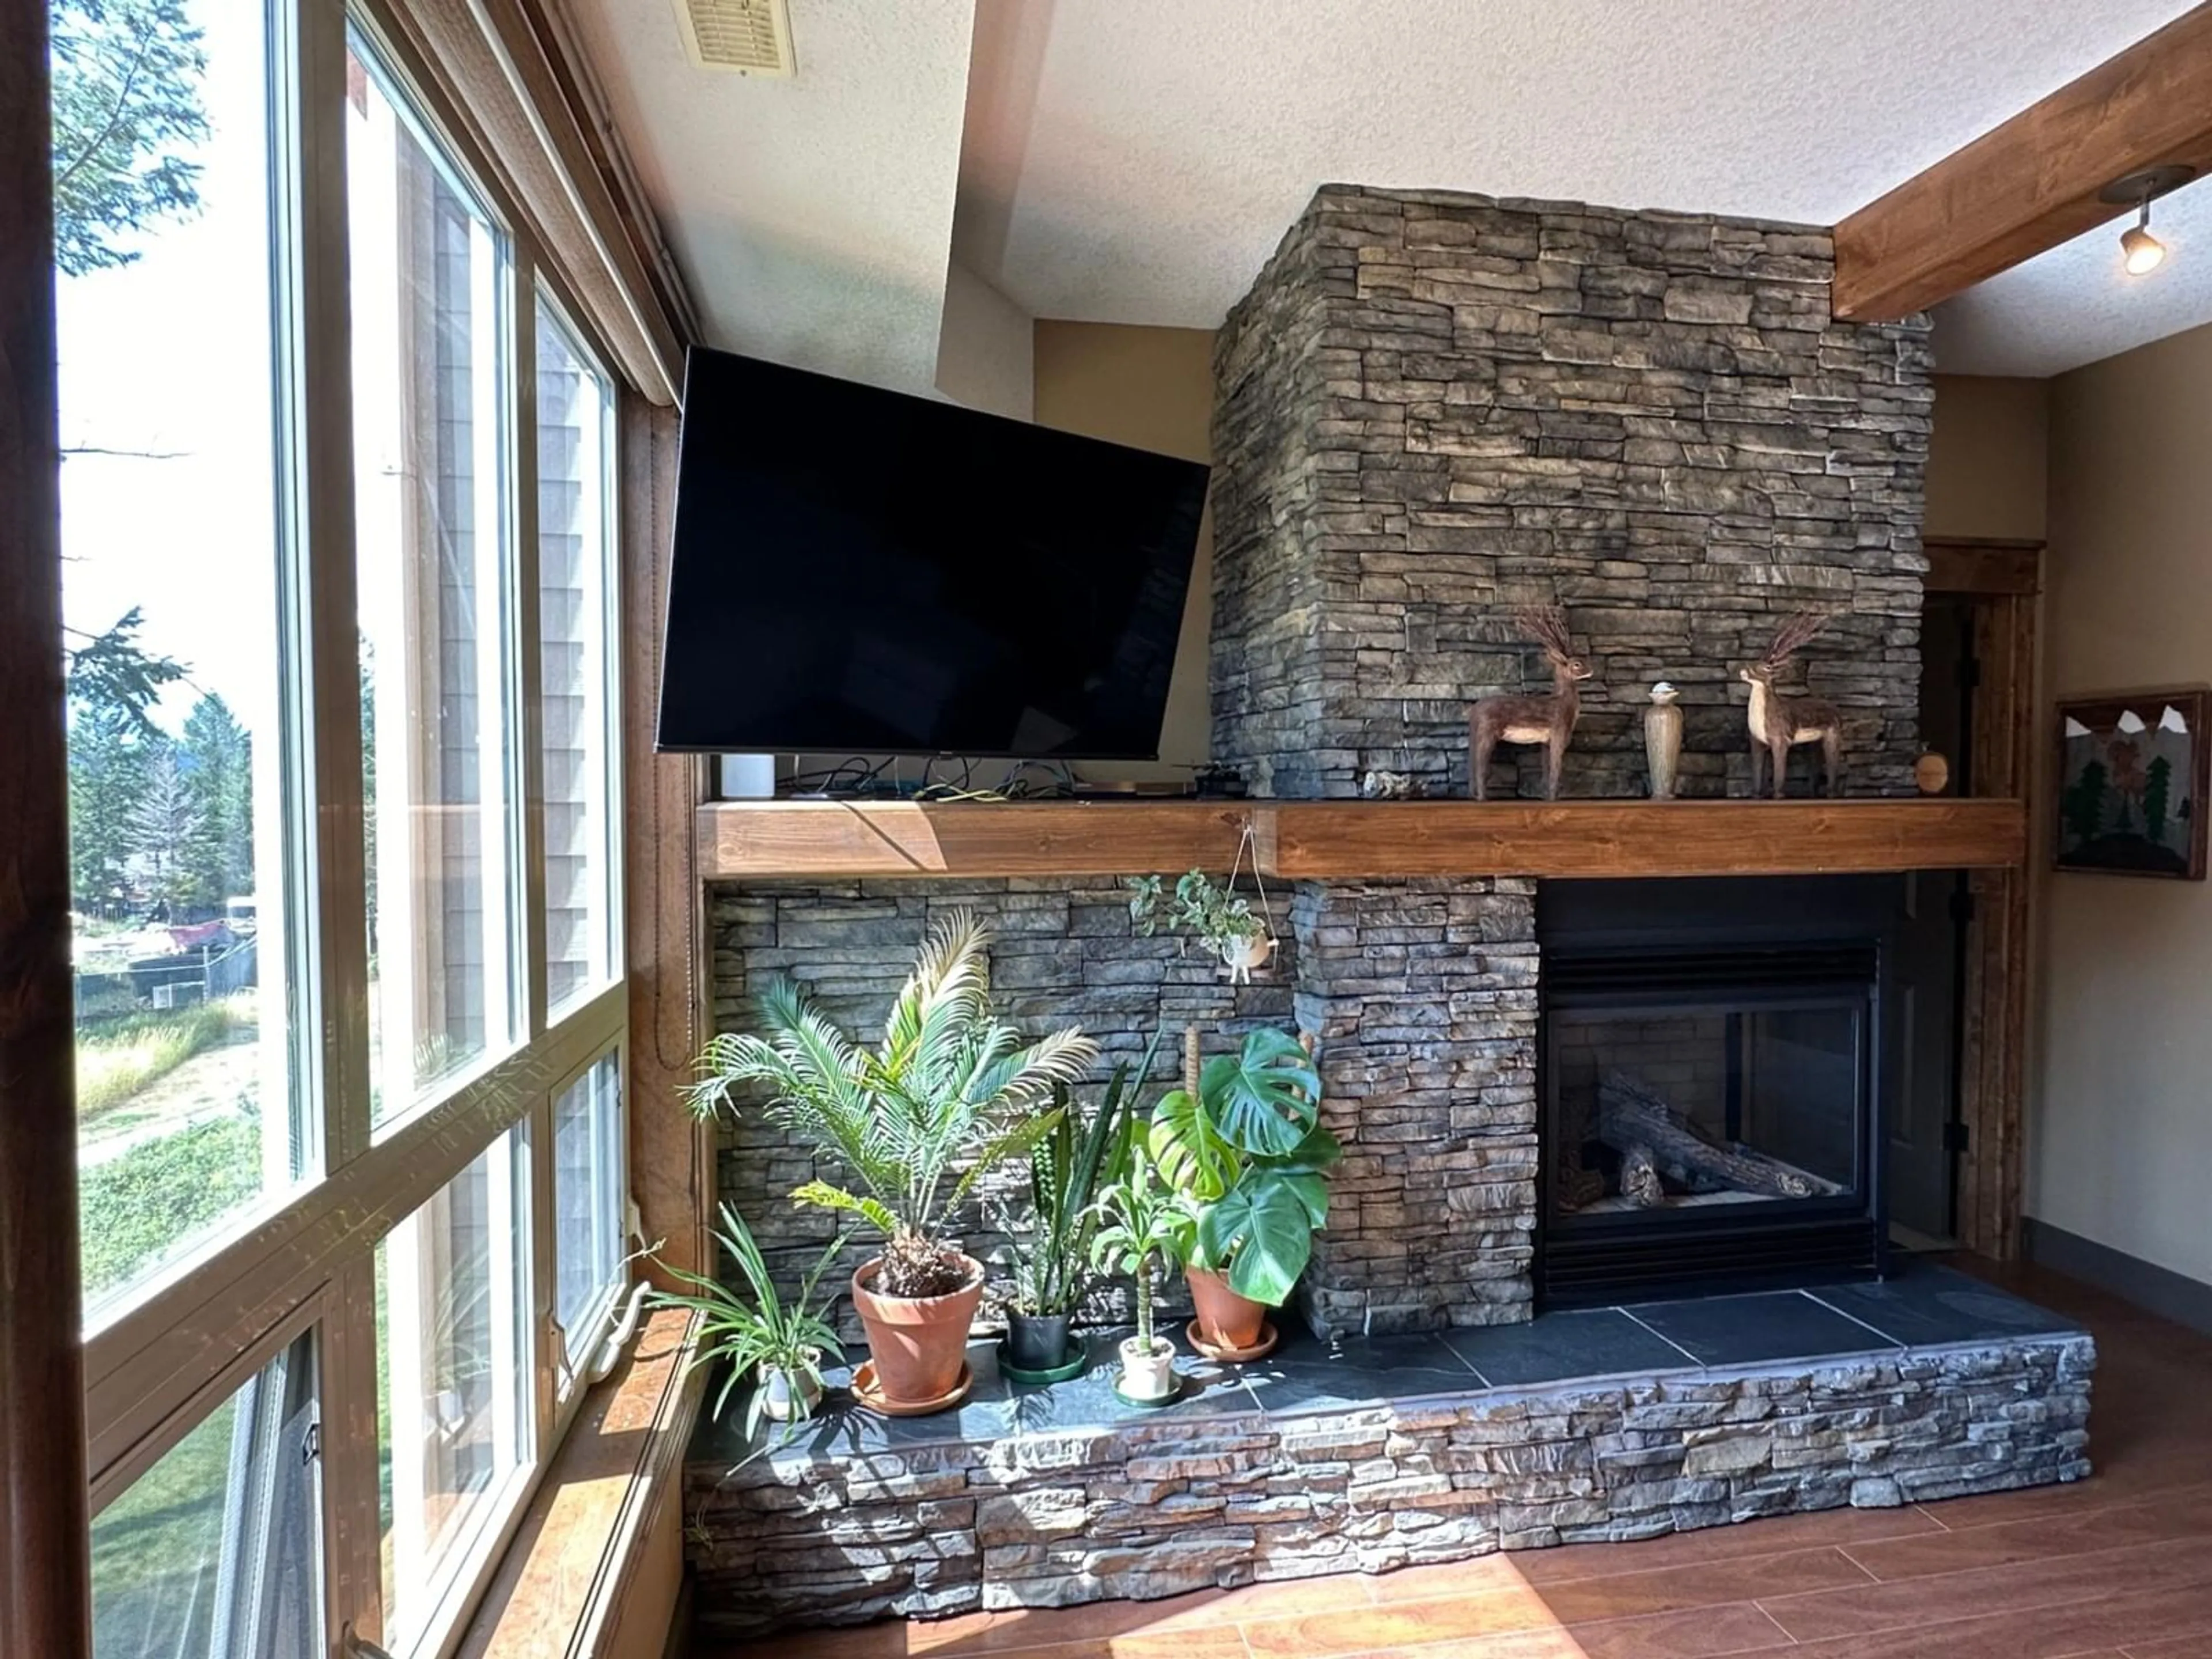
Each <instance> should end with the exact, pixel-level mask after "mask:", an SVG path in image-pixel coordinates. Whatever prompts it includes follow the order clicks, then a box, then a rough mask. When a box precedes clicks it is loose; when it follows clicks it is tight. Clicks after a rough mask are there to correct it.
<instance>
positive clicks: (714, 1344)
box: [650, 1204, 845, 1438]
mask: <svg viewBox="0 0 2212 1659" xmlns="http://www.w3.org/2000/svg"><path fill="white" fill-rule="evenodd" d="M721 1214H722V1225H721V1226H720V1229H718V1230H717V1231H715V1232H714V1242H715V1243H718V1244H720V1246H721V1248H722V1253H723V1255H726V1256H727V1257H728V1258H729V1260H730V1261H731V1262H732V1264H733V1265H734V1266H735V1267H736V1268H737V1270H738V1273H739V1274H740V1275H741V1276H742V1277H743V1279H744V1283H745V1286H746V1288H747V1289H748V1290H750V1291H751V1293H752V1294H751V1297H750V1300H748V1299H747V1298H746V1297H744V1296H741V1295H739V1294H738V1291H735V1290H734V1289H732V1287H731V1286H729V1285H725V1284H723V1283H722V1282H721V1281H720V1279H709V1278H708V1277H707V1276H706V1275H705V1274H703V1273H690V1272H687V1271H686V1270H685V1269H684V1268H682V1267H671V1266H670V1265H669V1264H668V1263H667V1262H665V1261H659V1258H658V1257H655V1258H654V1260H655V1261H656V1262H657V1263H658V1265H659V1268H660V1270H661V1271H662V1272H663V1273H666V1274H667V1275H668V1276H669V1277H670V1278H671V1279H676V1280H677V1281H678V1283H680V1284H684V1285H690V1287H691V1288H690V1291H688V1292H686V1291H653V1292H652V1293H651V1295H650V1300H651V1301H652V1303H653V1305H655V1306H656V1307H663V1308H689V1309H691V1310H694V1311H695V1312H696V1313H697V1314H699V1315H700V1316H701V1318H700V1323H699V1332H698V1343H697V1346H696V1348H695V1349H694V1350H693V1352H692V1355H691V1358H690V1361H689V1362H688V1363H687V1364H686V1365H685V1370H690V1369H691V1368H692V1367H693V1366H697V1365H706V1364H715V1363H717V1362H726V1363H727V1364H728V1365H729V1368H730V1374H729V1376H727V1377H726V1378H725V1379H724V1380H723V1383H722V1390H721V1392H720V1394H718V1395H715V1396H714V1415H715V1416H716V1417H720V1415H721V1414H722V1408H723V1407H725V1406H726V1405H727V1404H728V1403H729V1399H730V1394H731V1391H732V1389H735V1388H736V1387H737V1386H738V1384H739V1383H743V1382H745V1381H747V1380H750V1381H752V1382H753V1383H756V1384H757V1386H756V1387H755V1389H753V1396H752V1401H751V1403H750V1405H748V1406H747V1407H746V1408H745V1434H746V1437H748V1438H750V1437H751V1436H752V1435H753V1434H754V1433H755V1432H756V1431H757V1430H758V1429H759V1427H760V1421H761V1419H762V1418H763V1416H765V1417H767V1418H769V1419H771V1420H772V1421H775V1422H777V1423H801V1422H805V1420H806V1419H808V1418H810V1417H811V1416H813V1415H814V1412H815V1408H816V1407H818V1406H820V1405H821V1403H822V1357H823V1355H824V1354H833V1353H836V1352H839V1344H838V1341H837V1333H836V1330H835V1329H833V1328H831V1326H830V1324H829V1304H830V1303H831V1301H832V1300H833V1299H834V1298H832V1297H826V1296H825V1297H822V1298H821V1299H820V1300H819V1301H817V1300H816V1298H815V1288H816V1286H817V1285H819V1284H820V1283H821V1280H822V1275H823V1273H827V1272H828V1271H829V1264H830V1263H831V1262H833V1261H836V1259H837V1255H838V1253H839V1252H840V1251H842V1249H844V1248H845V1239H844V1237H843V1235H842V1234H841V1235H839V1236H838V1237H836V1238H835V1239H833V1240H832V1241H831V1242H830V1243H829V1247H828V1248H827V1249H824V1250H823V1252H822V1254H821V1255H820V1256H819V1257H817V1259H816V1261H815V1263H814V1265H813V1266H812V1267H810V1268H808V1269H807V1270H806V1275H805V1278H804V1279H801V1280H800V1281H799V1292H798V1294H797V1295H796V1296H793V1297H791V1298H790V1299H789V1300H788V1301H787V1300H785V1299H784V1297H783V1296H782V1294H781V1292H780V1291H778V1290H777V1289H776V1287H775V1278H774V1276H773V1275H771V1274H770V1273H769V1269H768V1262H767V1261H766V1260H764V1259H763V1256H762V1255H761V1249H760V1246H759V1245H758V1244H757V1243H755V1242H754V1239H753V1235H752V1230H751V1229H750V1227H748V1226H746V1225H745V1221H744V1217H743V1216H741V1215H739V1214H738V1212H736V1211H735V1210H733V1209H732V1208H731V1207H730V1206H728V1205H726V1204H725V1205H723V1206H721Z"/></svg>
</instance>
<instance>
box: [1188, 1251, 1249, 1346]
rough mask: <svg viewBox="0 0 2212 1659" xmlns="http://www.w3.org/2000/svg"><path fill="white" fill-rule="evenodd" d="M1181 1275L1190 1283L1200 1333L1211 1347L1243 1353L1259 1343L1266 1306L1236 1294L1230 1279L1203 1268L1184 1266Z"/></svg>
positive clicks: (1193, 1307)
mask: <svg viewBox="0 0 2212 1659" xmlns="http://www.w3.org/2000/svg"><path fill="white" fill-rule="evenodd" d="M1182 1276H1183V1277H1184V1278H1185V1279H1188V1281H1189V1282H1190V1300H1191V1307H1192V1310H1193V1311H1194V1312H1195V1313H1196V1314H1197V1315H1198V1334H1200V1336H1202V1337H1204V1338H1205V1339H1206V1346H1208V1347H1212V1348H1231V1349H1237V1350H1243V1349H1245V1348H1249V1347H1251V1346H1253V1345H1254V1344H1255V1343H1256V1342H1258V1341H1259V1340H1260V1327H1261V1324H1262V1323H1264V1322H1266V1320H1267V1308H1266V1306H1265V1305H1264V1304H1261V1303H1258V1302H1255V1301H1254V1300H1252V1298H1251V1297H1249V1296H1239V1295H1237V1292H1236V1291H1232V1290H1231V1289H1230V1288H1229V1281H1228V1279H1225V1278H1224V1277H1223V1276H1222V1275H1221V1274H1219V1273H1208V1272H1206V1269H1205V1268H1203V1267H1185V1268H1184V1269H1183V1270H1182Z"/></svg>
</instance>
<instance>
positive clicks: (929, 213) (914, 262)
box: [570, 0, 974, 392]
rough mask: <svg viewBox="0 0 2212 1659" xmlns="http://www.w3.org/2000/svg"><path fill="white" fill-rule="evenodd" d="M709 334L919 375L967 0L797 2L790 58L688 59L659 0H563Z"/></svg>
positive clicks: (898, 381)
mask: <svg viewBox="0 0 2212 1659" xmlns="http://www.w3.org/2000/svg"><path fill="white" fill-rule="evenodd" d="M570 6H571V9H572V12H573V15H574V19H575V22H576V25H577V30H578V33H579V34H580V36H581V38H582V40H583V44H584V48H585V51H586V54H587V55H588V56H589V57H590V58H591V61H592V68H593V69H594V70H596V71H597V73H598V76H599V80H600V82H601V83H602V84H603V85H604V86H605V89H606V94H607V100H608V102H609V104H610V105H611V106H612V113H613V116H614V118H615V122H616V125H617V127H618V128H619V129H620V131H622V133H623V137H624V139H625V141H626V143H627V144H628V146H629V151H630V155H631V159H632V160H633V161H635V163H636V165H637V170H638V174H639V177H640V179H641V180H642V182H643V183H644V185H645V188H646V192H647V195H648V196H649V197H651V198H652V200H653V207H654V209H655V210H656V211H657V212H658V213H659V216H660V221H661V226H662V228H663V229H664V231H665V233H666V234H667V237H668V240H669V244H670V246H671V249H672V250H673V252H674V253H675V255H676V259H677V263H678V265H679V266H680V267H681V268H682V270H683V271H684V280H685V282H686V283H687V284H688V286H689V287H690V290H691V295H692V298H693V300H694V301H696V304H697V306H698V309H699V313H700V324H701V326H702V328H703V329H704V330H705V331H706V334H707V338H708V343H709V344H711V345H718V346H722V347H725V348H726V349H732V350H737V351H745V352H750V353H751V354H753V355H755V356H763V357H769V358H772V359H774V360H775V361H776V362H786V363H791V364H794V365H797V366H799V367H800V368H815V369H821V370H823V371H825V372H829V373H834V374H842V375H846V376H848V377H849V378H852V379H854V380H868V381H872V382H874V383H876V384H878V385H882V386H896V387H898V388H901V389H902V390H906V391H911V392H921V391H927V390H928V389H929V388H930V387H931V386H933V385H934V384H935V381H936V374H937V331H938V322H939V313H941V311H942V309H943V306H944V302H945V258H946V255H947V251H948V249H949V248H950V246H951V236H952V210H953V202H954V197H955V191H956V184H957V177H958V172H959V163H960V129H961V121H962V117H963V111H964V108H965V106H966V102H967V96H968V48H969V35H970V33H971V32H972V28H973V20H974V8H973V5H972V3H971V0H791V20H792V36H793V40H794V42H795V44H796V47H797V51H798V55H799V74H798V76H796V77H795V78H793V79H792V80H788V81H784V80H775V79H769V78H763V77H757V76H742V75H735V74H732V73H730V72H728V71H726V70H702V69H697V68H695V67H694V66H693V65H692V64H691V63H690V60H689V59H688V58H685V56H684V45H683V41H682V40H681V38H680V37H679V35H678V33H677V27H676V15H675V12H674V10H673V9H672V8H671V4H670V0H570Z"/></svg>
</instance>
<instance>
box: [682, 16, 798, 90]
mask: <svg viewBox="0 0 2212 1659" xmlns="http://www.w3.org/2000/svg"><path fill="white" fill-rule="evenodd" d="M676 26H677V27H678V28H679V29H681V30H682V31H683V32H684V51H685V52H688V53H690V58H691V61H692V62H693V63H695V64H698V66H699V67H700V68H701V69H716V70H737V71H738V73H739V74H741V75H793V74H796V73H797V72H798V69H799V65H798V63H797V62H796V60H794V58H793V56H792V52H791V12H790V10H789V8H788V5H787V0H676Z"/></svg>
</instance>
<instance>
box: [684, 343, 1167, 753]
mask: <svg viewBox="0 0 2212 1659" xmlns="http://www.w3.org/2000/svg"><path fill="white" fill-rule="evenodd" d="M1206 477H1207V469H1206V467H1205V466H1203V465H1199V464H1198V463H1196V462H1193V461H1187V460H1179V459H1174V458H1172V457H1170V456H1165V455H1155V454H1152V453H1149V452H1147V451H1145V450H1140V449H1130V448H1127V447H1123V446H1121V445H1120V444H1110V443H1103V442H1101V441H1098V440H1097V439H1094V438H1084V437H1078V436H1076V435H1073V434H1071V433H1066V432H1055V431H1053V430H1051V429H1049V428H1045V427H1041V426H1031V425H1030V424H1028V423H1027V422H1021V421H1010V420H1006V419H1002V418H1000V416H994V415H986V414H981V413H979V412H977V411H976V410H969V409H963V408H961V407H959V406H957V405H956V404H941V403H936V402H933V401H932V400H931V399H928V398H914V397H908V396H905V395H903V394H901V393H898V392H884V391H878V390H877V389H875V388H872V387H869V386H858V385H855V384H854V383H852V382H850V381H846V380H834V379H831V378H830V377H829V376H827V375H822V374H808V373H806V372H805V371H803V370H799V369H794V368H780V367H778V366H777V365H775V364H773V363H764V362H756V361H754V360H752V359H750V358H746V357H739V356H732V355H730V354H729V353H726V352H720V351H708V350H703V349H695V350H693V351H692V353H691V355H690V365H689V367H688V368H687V370H686V373H685V376H684V422H683V429H682V436H681V439H680V441H679V445H678V460H677V474H676V480H677V481H676V524H675V549H674V555H673V559H672V563H671V570H670V576H669V593H668V625H667V630H666V635H665V641H664V648H663V653H662V657H661V677H660V720H659V747H660V748H661V749H663V750H698V751H708V752H718V751H727V752H732V753H739V754H762V753H769V754H793V753H799V754H809V755H816V754H822V753H825V752H829V751H838V752H841V753H844V754H856V755H958V756H971V755H972V756H985V757H1015V758H1020V759H1059V760H1150V759H1153V758H1156V757H1158V752H1159V740H1160V720H1161V716H1162V714H1163V712H1164V708H1165V706H1166V702H1167V695H1168V677H1169V673H1170V670H1171V669H1172V667H1173V665H1174V662H1175V651H1176V635H1177V634H1178V633H1179V632H1180V631H1181V629H1182V612H1183V598H1184V594H1185V592H1186V590H1187V589H1188V586H1189V583H1190V566H1191V556H1192V551H1193V549H1194V546H1195V544H1196V542H1197V538H1198V527H1199V518H1200V513H1201V512H1202V511H1203V509H1204V507H1205V503H1206Z"/></svg>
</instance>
